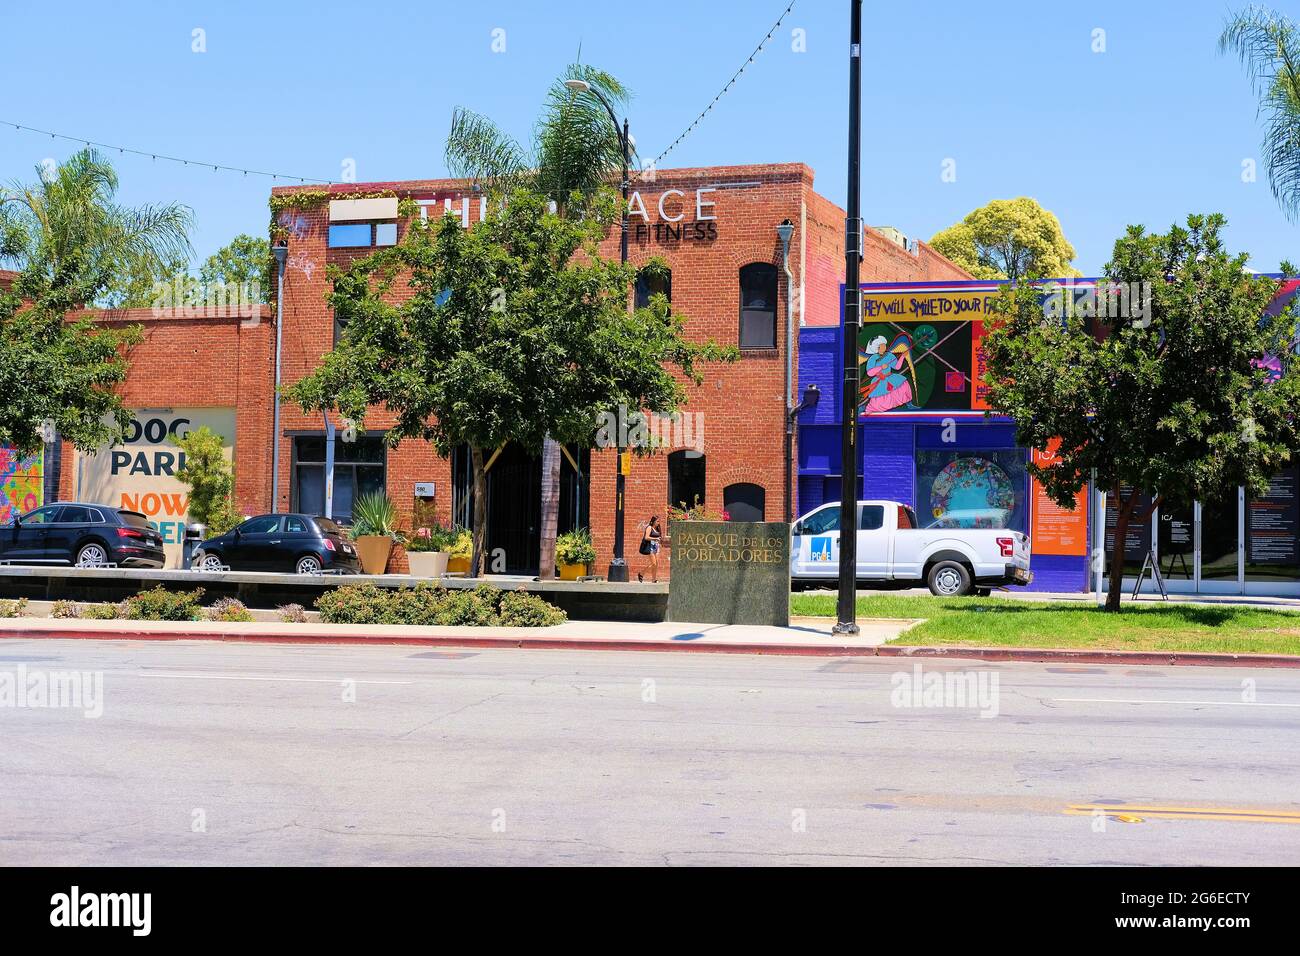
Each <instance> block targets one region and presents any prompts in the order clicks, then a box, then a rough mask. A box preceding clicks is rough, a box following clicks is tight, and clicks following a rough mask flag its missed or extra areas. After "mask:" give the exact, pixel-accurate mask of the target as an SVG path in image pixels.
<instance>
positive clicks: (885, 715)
mask: <svg viewBox="0 0 1300 956" xmlns="http://www.w3.org/2000/svg"><path fill="white" fill-rule="evenodd" d="M20 668H23V669H25V671H23V672H22V676H23V677H24V679H25V681H27V682H28V686H29V687H33V686H38V685H40V683H41V682H42V681H43V680H44V679H46V678H47V677H48V676H49V675H50V673H51V672H55V671H69V670H77V671H85V672H88V673H90V674H91V675H92V677H91V678H90V681H91V682H90V684H89V686H92V687H93V681H94V678H93V675H94V674H95V673H102V675H103V697H102V707H103V713H102V716H99V717H97V718H93V717H87V716H85V714H84V712H83V711H84V709H85V708H84V707H83V709H73V708H57V709H51V708H39V707H16V706H8V705H6V704H5V697H4V694H3V689H4V680H5V675H11V676H10V678H9V682H10V686H11V688H12V687H13V685H14V681H15V680H16V677H17V675H19V673H20ZM900 671H901V672H904V673H905V674H906V675H907V678H906V683H905V684H904V690H905V689H906V688H907V687H910V686H911V684H910V682H911V681H912V680H913V675H912V673H911V669H910V668H909V667H908V666H906V665H901V666H900V664H899V663H898V662H896V661H880V660H848V659H825V658H790V657H750V656H738V655H720V654H680V653H676V654H658V653H613V652H607V651H606V652H599V651H598V652H576V651H574V652H570V651H516V650H484V651H478V652H476V651H470V650H446V651H439V650H430V649H426V648H418V647H417V648H411V647H319V646H318V647H299V646H279V645H250V646H237V645H223V644H211V643H150V642H139V643H132V642H90V641H57V640H49V641H44V640H43V641H22V642H20V641H4V642H3V643H2V644H0V742H2V743H0V864H7V865H15V864H106V865H137V864H179V863H184V864H214V865H223V864H362V865H365V864H521V863H522V864H557V863H569V864H597V863H611V864H615V863H621V864H644V863H648V864H672V865H682V864H723V863H735V864H749V863H762V864H771V863H778V864H884V865H890V864H893V865H902V864H918V863H937V864H957V865H965V864H1000V863H1030V864H1295V863H1297V862H1300V761H1297V759H1296V757H1297V754H1300V672H1296V671H1286V670H1246V669H1240V668H1232V669H1227V668H1225V669H1211V668H1199V667H1181V668H1172V667H1171V668H1146V667H1142V668H1133V667H1097V666H1045V665H1024V664H1003V665H980V666H978V667H973V668H968V667H967V666H966V665H962V664H954V663H951V662H950V663H947V664H940V663H937V662H936V663H933V664H931V663H928V662H927V663H925V664H924V671H923V672H922V677H921V679H922V682H923V683H922V685H921V686H922V690H924V689H925V686H926V684H925V683H924V682H925V681H926V676H927V675H930V674H936V675H940V676H942V675H944V674H952V675H954V677H957V676H961V677H963V679H967V678H969V677H970V676H971V675H973V679H974V680H976V681H978V680H980V679H981V678H980V677H979V675H980V674H983V675H984V677H983V678H982V679H983V680H984V681H985V682H986V683H985V684H984V685H983V690H984V691H985V695H984V696H983V697H981V698H980V700H979V701H978V703H979V704H980V707H964V706H944V707H936V706H906V707H904V706H898V704H900V703H907V704H913V703H916V704H925V703H926V702H927V701H926V697H925V694H924V693H922V694H920V695H919V696H916V697H913V696H912V695H910V694H905V695H904V690H900V689H898V688H896V687H895V686H894V685H895V682H894V680H893V677H892V675H894V674H896V673H898V672H900ZM995 675H996V678H997V689H996V696H994V692H993V688H992V684H991V681H992V678H993V677H994V676H995ZM900 680H901V679H900ZM1243 681H1253V685H1252V684H1250V683H1247V684H1246V685H1244V686H1243ZM345 682H351V683H345ZM968 686H969V685H968ZM978 688H979V685H978V684H977V685H976V689H978ZM900 695H903V696H905V697H906V699H905V700H903V699H901V697H900ZM352 696H354V697H355V699H354V700H348V699H345V698H347V697H352ZM24 700H25V701H26V702H27V703H32V702H34V700H35V699H34V698H32V697H30V696H29V697H27V698H24ZM9 701H10V703H13V702H14V699H13V697H12V695H11V696H10V698H9ZM930 702H931V703H934V702H936V701H935V700H934V699H932V700H931V701H930ZM938 702H946V703H949V704H955V703H958V702H959V701H957V699H956V698H955V697H953V696H951V695H950V696H949V697H948V698H946V700H944V699H939V700H938ZM80 703H81V704H83V705H86V704H88V703H89V704H90V709H92V710H93V709H95V705H94V704H93V702H87V701H84V700H83V701H80ZM994 707H996V716H988V717H982V716H980V713H981V709H982V710H983V711H984V712H985V713H991V712H992V711H993V709H994ZM1071 808H1073V809H1071Z"/></svg>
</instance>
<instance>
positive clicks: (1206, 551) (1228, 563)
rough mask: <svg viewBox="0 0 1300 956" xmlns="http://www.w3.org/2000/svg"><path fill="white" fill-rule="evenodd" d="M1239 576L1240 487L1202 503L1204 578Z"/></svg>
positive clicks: (1205, 579) (1233, 579)
mask: <svg viewBox="0 0 1300 956" xmlns="http://www.w3.org/2000/svg"><path fill="white" fill-rule="evenodd" d="M1216 579H1217V580H1225V579H1226V580H1230V581H1235V580H1237V489H1236V488H1233V489H1232V490H1231V491H1229V492H1228V493H1227V494H1226V495H1223V496H1222V497H1221V498H1218V499H1217V500H1214V501H1207V502H1204V503H1203V504H1202V505H1201V580H1202V581H1210V580H1216Z"/></svg>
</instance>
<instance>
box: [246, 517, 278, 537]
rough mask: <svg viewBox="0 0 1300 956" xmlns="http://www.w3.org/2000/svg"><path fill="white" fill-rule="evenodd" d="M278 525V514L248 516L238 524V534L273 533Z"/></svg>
mask: <svg viewBox="0 0 1300 956" xmlns="http://www.w3.org/2000/svg"><path fill="white" fill-rule="evenodd" d="M279 527H280V516H279V515H262V517H260V518H249V519H248V520H247V521H245V522H244V523H243V524H241V525H240V526H239V533H240V534H274V533H275V532H276V530H277V529H278V528H279Z"/></svg>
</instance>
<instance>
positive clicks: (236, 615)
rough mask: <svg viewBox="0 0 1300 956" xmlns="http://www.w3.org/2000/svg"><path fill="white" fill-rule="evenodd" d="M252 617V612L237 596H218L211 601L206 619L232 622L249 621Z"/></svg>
mask: <svg viewBox="0 0 1300 956" xmlns="http://www.w3.org/2000/svg"><path fill="white" fill-rule="evenodd" d="M252 619H253V614H252V612H251V611H249V610H248V608H247V607H246V606H245V605H244V602H243V601H241V600H239V599H238V598H232V597H223V598H218V599H217V600H215V601H213V602H212V607H210V608H208V620H210V621H224V622H228V623H233V622H236V621H251V620H252Z"/></svg>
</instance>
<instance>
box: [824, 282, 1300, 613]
mask: <svg viewBox="0 0 1300 956" xmlns="http://www.w3.org/2000/svg"><path fill="white" fill-rule="evenodd" d="M1072 283H1073V287H1074V288H1075V289H1076V290H1077V293H1076V294H1083V293H1084V292H1086V290H1088V289H1089V288H1092V287H1094V280H1089V279H1075V280H1072ZM1298 288H1300V280H1295V279H1288V280H1286V281H1285V282H1284V283H1283V285H1282V288H1281V290H1280V291H1279V293H1278V296H1277V298H1275V300H1274V302H1273V304H1272V305H1271V306H1270V310H1274V309H1280V308H1282V307H1283V306H1284V305H1285V304H1286V303H1287V302H1289V301H1290V300H1291V298H1292V297H1294V296H1295V294H1296V292H1297V289H1298ZM862 295H863V318H862V331H861V336H860V338H859V356H860V361H861V364H862V371H863V394H862V396H861V400H860V403H859V408H860V411H859V418H858V421H859V425H858V428H859V432H858V448H859V449H860V456H861V457H860V460H859V461H858V474H859V476H860V478H859V489H860V493H859V497H865V498H887V499H893V500H898V501H902V502H904V503H906V504H908V505H911V506H912V507H913V508H915V510H916V512H917V515H918V516H919V517H920V519H921V520H922V522H923V524H925V523H929V522H932V521H933V522H946V523H950V524H955V525H960V526H975V527H1006V528H1013V529H1015V530H1017V531H1022V532H1024V533H1025V534H1028V535H1029V537H1030V539H1031V541H1032V544H1033V552H1034V556H1033V570H1034V583H1033V585H1032V586H1031V589H1033V590H1039V591H1087V590H1089V589H1090V588H1096V587H1097V586H1098V585H1099V584H1100V585H1101V586H1102V587H1105V586H1107V583H1108V582H1107V581H1106V580H1105V576H1106V575H1108V569H1106V568H1103V567H1101V566H1100V565H1101V564H1102V563H1104V562H1099V563H1098V564H1096V565H1094V564H1093V563H1092V562H1091V561H1090V555H1091V554H1092V553H1094V552H1096V551H1097V550H1098V549H1101V550H1103V552H1104V553H1106V554H1109V552H1110V550H1111V547H1112V545H1113V543H1114V533H1115V526H1116V517H1117V516H1116V511H1115V508H1114V502H1113V501H1104V500H1103V498H1102V497H1100V496H1099V495H1098V494H1097V492H1096V491H1095V490H1093V489H1085V490H1084V491H1083V492H1081V493H1080V495H1079V497H1078V499H1077V501H1076V503H1075V508H1074V509H1073V510H1069V509H1063V508H1061V507H1060V506H1058V505H1057V504H1055V502H1053V501H1052V500H1051V499H1050V498H1048V497H1047V496H1046V494H1044V493H1043V489H1042V488H1041V486H1040V485H1039V484H1038V482H1037V481H1035V480H1034V479H1033V478H1032V477H1031V476H1030V474H1029V472H1028V468H1027V466H1028V464H1029V462H1030V461H1031V460H1038V461H1040V463H1041V462H1045V461H1048V460H1050V449H1047V450H1045V451H1046V452H1048V455H1042V453H1041V452H1040V451H1036V450H1031V449H1027V448H1022V447H1019V446H1018V445H1017V443H1016V434H1015V423H1014V421H1012V420H1011V419H1009V418H1006V417H1003V416H998V415H993V414H991V413H989V411H988V408H989V406H988V403H987V401H986V400H985V396H984V389H983V386H982V384H981V379H982V376H983V370H984V367H983V359H982V352H981V344H980V343H981V340H982V338H983V335H984V316H985V315H986V314H987V305H988V302H989V300H990V299H991V298H992V297H994V296H996V295H997V283H991V282H931V283H873V282H865V283H863V285H862ZM841 328H842V322H841V321H838V320H836V321H832V322H829V323H826V324H822V325H816V326H813V325H810V326H809V327H806V328H804V329H803V330H801V334H800V360H799V380H800V386H801V387H806V386H807V385H809V384H813V383H816V384H817V385H818V386H819V387H820V388H821V390H822V392H823V394H824V396H825V397H824V398H823V399H822V401H821V403H820V404H819V405H818V407H817V408H816V409H814V410H812V411H810V412H807V413H804V414H803V415H802V416H801V421H800V423H799V501H800V507H801V510H802V512H807V511H809V510H811V509H812V508H815V507H817V506H818V505H820V504H823V503H825V502H829V501H839V500H840V475H841V468H840V461H841V457H840V409H841V408H842V407H843V405H842V401H843V396H842V395H841V394H840V393H841V392H842V384H841V381H840V379H841V378H842V376H841V373H840V368H841V363H842V354H843V353H842V352H841V342H842V338H841V334H842V333H841ZM904 353H906V354H904ZM873 372H874V373H875V374H872V373H873ZM1135 427H1141V424H1140V423H1135ZM1125 493H1126V494H1127V489H1125ZM1147 500H1148V501H1149V500H1150V498H1148V499H1147ZM1125 555H1126V564H1125V572H1126V577H1127V578H1128V580H1127V581H1126V585H1125V586H1126V587H1127V588H1130V589H1131V587H1132V586H1133V584H1134V583H1135V580H1136V576H1137V575H1138V573H1139V572H1140V571H1141V568H1142V565H1143V562H1144V561H1145V560H1147V558H1148V556H1149V555H1150V556H1153V557H1154V558H1155V559H1156V560H1157V561H1158V562H1159V567H1160V572H1161V574H1162V576H1163V577H1164V580H1165V583H1166V585H1167V587H1168V589H1169V590H1170V591H1172V592H1174V593H1214V594H1260V595H1300V470H1298V466H1296V465H1294V464H1293V465H1292V466H1291V467H1289V468H1288V469H1286V470H1285V471H1284V472H1283V473H1281V474H1279V475H1277V476H1275V477H1274V479H1273V481H1272V484H1271V486H1270V488H1269V489H1268V491H1266V492H1265V493H1264V494H1262V495H1258V496H1251V495H1248V494H1247V493H1246V491H1245V489H1244V488H1238V489H1234V491H1233V492H1231V493H1230V494H1229V495H1228V496H1227V497H1226V498H1224V499H1223V500H1221V501H1206V502H1196V503H1194V505H1193V506H1192V507H1190V508H1182V507H1173V506H1168V505H1164V506H1161V507H1159V508H1157V509H1156V510H1155V512H1153V513H1152V515H1151V519H1150V521H1149V522H1145V523H1135V524H1134V525H1132V526H1130V528H1129V530H1128V532H1127V534H1126V538H1125ZM1098 574H1100V575H1102V576H1103V577H1102V578H1098V577H1097V575H1098Z"/></svg>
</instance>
